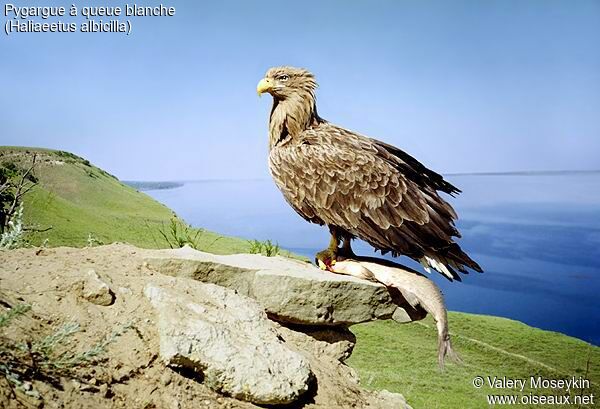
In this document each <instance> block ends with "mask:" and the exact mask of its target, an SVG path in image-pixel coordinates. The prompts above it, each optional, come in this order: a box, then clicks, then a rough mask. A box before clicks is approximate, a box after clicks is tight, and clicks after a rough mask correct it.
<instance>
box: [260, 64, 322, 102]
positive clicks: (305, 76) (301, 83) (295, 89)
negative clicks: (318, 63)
mask: <svg viewBox="0 0 600 409" xmlns="http://www.w3.org/2000/svg"><path fill="white" fill-rule="evenodd" d="M316 88H317V82H316V81H315V76H314V75H313V74H312V73H311V72H310V71H308V70H305V69H304V68H295V67H273V68H270V69H269V70H268V71H267V73H266V75H265V77H264V78H263V79H262V80H260V82H259V83H258V85H257V86H256V92H257V93H258V95H259V96H260V95H261V94H264V93H265V92H268V93H269V94H271V95H272V96H273V98H277V99H287V98H291V97H294V96H298V97H305V96H310V97H313V98H314V92H315V89H316ZM307 94H308V95H307Z"/></svg>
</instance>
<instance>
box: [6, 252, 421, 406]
mask: <svg viewBox="0 0 600 409" xmlns="http://www.w3.org/2000/svg"><path fill="white" fill-rule="evenodd" d="M23 260H26V262H23ZM90 270H93V272H94V273H93V274H92V273H88V271H90ZM0 281H1V282H2V291H0V301H2V302H3V303H6V302H7V300H8V301H10V302H9V304H11V305H12V304H14V303H15V302H20V303H26V304H29V305H32V306H33V307H32V312H31V314H32V316H33V317H38V318H41V320H40V321H39V323H37V324H35V325H38V326H41V327H39V328H38V327H35V331H38V332H39V333H40V334H42V336H45V335H47V334H50V333H52V332H53V331H55V327H56V326H59V325H60V323H63V322H71V321H75V322H77V324H78V325H79V327H78V328H80V331H79V332H78V333H77V334H75V335H74V339H73V340H72V341H71V342H70V343H69V345H68V348H70V349H71V348H72V349H73V350H74V351H76V352H78V353H83V352H84V351H86V350H88V349H89V348H90V347H91V346H93V345H97V343H98V342H99V340H103V339H111V341H110V343H109V344H107V345H106V351H105V352H103V353H105V354H107V355H106V356H102V357H101V358H102V359H100V360H99V361H98V362H97V363H96V364H94V365H93V366H92V367H81V368H80V369H79V370H80V371H81V372H80V373H79V374H78V377H77V380H78V381H77V383H73V382H71V381H70V380H69V379H67V378H65V379H64V381H63V380H59V382H62V383H61V385H60V388H58V387H56V386H55V384H50V383H44V382H43V381H41V380H34V381H33V382H32V385H31V387H32V390H35V391H38V392H39V394H40V396H41V400H40V402H41V403H40V402H38V403H40V404H43V405H44V407H48V408H58V407H90V408H91V407H93V408H101V409H103V408H107V409H108V408H129V407H147V408H152V407H155V408H166V409H171V408H173V409H176V408H177V409H186V408H190V409H191V408H194V409H196V408H211V409H213V408H222V409H225V408H227V409H236V408H240V409H241V408H244V409H245V408H255V409H257V408H259V406H257V405H265V404H266V405H272V404H275V405H281V406H277V407H282V408H283V407H289V408H294V409H297V408H302V409H329V408H355V409H388V408H390V409H391V408H394V409H407V408H410V407H409V406H408V405H407V404H406V402H405V401H404V398H403V397H402V395H399V394H395V393H389V392H385V391H381V392H375V391H368V390H366V389H364V388H363V387H362V386H361V385H360V382H359V379H358V376H357V374H356V372H355V371H354V370H353V369H352V368H350V367H349V366H347V365H345V364H344V361H345V360H346V359H347V358H348V357H349V356H350V354H351V353H352V349H353V347H354V344H355V342H356V339H355V338H354V335H353V334H352V332H351V331H350V330H349V329H348V325H350V324H352V323H358V322H364V321H368V320H373V319H383V318H390V317H391V316H392V315H393V314H394V313H396V315H398V313H397V312H398V311H399V310H397V308H396V306H395V304H394V303H393V302H392V298H391V297H392V296H393V294H392V296H390V295H389V294H388V293H387V292H386V289H385V287H384V286H382V285H379V284H376V283H371V282H368V281H364V280H359V279H356V278H353V277H346V276H341V275H335V274H333V273H329V272H322V271H320V270H318V269H316V268H314V267H312V266H310V265H308V264H307V263H303V262H301V261H295V260H289V259H284V258H279V257H273V258H268V257H263V256H258V255H248V254H243V255H235V256H214V255H210V254H205V253H200V252H196V251H193V250H191V249H182V250H144V249H138V248H135V247H132V246H129V245H123V244H118V245H117V244H115V245H110V246H100V247H95V248H86V249H72V248H56V249H23V250H15V251H10V252H0ZM113 290H114V291H113ZM12 300H18V301H12ZM2 305H4V304H2ZM409 319H410V316H409ZM40 323H41V324H40ZM32 325H33V324H32ZM32 328H33V326H32ZM29 332H31V331H30V329H29V328H28V333H29ZM115 333H118V334H121V335H119V336H118V337H115V336H113V335H111V334H115ZM28 336H29V335H28ZM3 396H8V395H2V392H1V391H0V406H2V405H3V404H4V401H3V400H2V399H3ZM6 402H7V404H6V405H5V406H6V407H8V408H12V407H19V406H18V405H17V404H15V405H12V403H11V402H12V401H10V399H9V400H6ZM36 404H37V403H36Z"/></svg>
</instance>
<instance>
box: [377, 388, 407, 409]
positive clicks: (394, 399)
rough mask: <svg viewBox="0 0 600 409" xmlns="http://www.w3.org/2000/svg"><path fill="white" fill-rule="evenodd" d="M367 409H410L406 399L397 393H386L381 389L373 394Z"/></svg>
mask: <svg viewBox="0 0 600 409" xmlns="http://www.w3.org/2000/svg"><path fill="white" fill-rule="evenodd" d="M368 408H373V409H375V408H377V409H398V408H403V409H412V408H411V407H410V406H409V405H408V403H406V399H404V396H402V395H401V394H399V393H393V392H388V391H387V390H385V389H383V390H381V391H378V392H373V397H372V399H371V401H370V402H369V406H368Z"/></svg>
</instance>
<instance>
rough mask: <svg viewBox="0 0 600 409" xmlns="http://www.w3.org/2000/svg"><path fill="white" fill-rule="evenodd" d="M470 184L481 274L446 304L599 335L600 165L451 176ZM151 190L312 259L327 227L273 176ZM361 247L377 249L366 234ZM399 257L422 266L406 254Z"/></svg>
mask: <svg viewBox="0 0 600 409" xmlns="http://www.w3.org/2000/svg"><path fill="white" fill-rule="evenodd" d="M448 179H449V180H450V181H451V182H452V183H454V184H456V185H457V186H458V187H460V188H461V189H462V190H463V192H464V193H462V194H461V195H460V196H459V197H457V198H455V199H452V200H451V202H452V203H453V205H454V206H455V208H456V210H457V211H458V214H459V217H460V220H459V222H458V227H459V229H460V230H461V232H462V234H463V239H461V240H460V243H461V246H462V247H463V248H464V249H465V251H467V253H469V254H470V255H471V256H472V257H473V258H474V259H475V260H476V261H478V262H479V264H480V265H481V266H482V267H483V269H484V270H485V272H484V273H483V274H477V273H471V274H469V275H468V276H463V282H462V283H458V282H453V283H450V282H448V281H446V280H445V279H444V278H443V277H441V276H440V275H439V274H437V273H435V274H432V275H431V278H432V279H433V280H434V281H435V282H436V283H437V284H438V285H439V286H440V287H441V288H442V291H443V292H444V294H445V297H446V301H447V304H448V308H449V309H451V310H455V311H464V312H471V313H478V314H490V315H497V316H502V317H507V318H512V319H516V320H519V321H522V322H525V323H527V324H529V325H532V326H535V327H539V328H543V329H548V330H553V331H559V332H562V333H565V334H569V335H572V336H575V337H578V338H581V339H583V340H586V341H588V342H591V343H593V344H595V345H599V344H600V319H599V317H600V302H599V299H600V173H587V174H558V175H557V174H555V175H530V176H523V175H520V176H514V175H513V176H510V175H503V176H489V175H488V176H475V175H473V176H453V177H448ZM147 193H148V194H149V195H150V196H152V197H154V198H155V199H157V200H159V201H160V202H162V203H164V204H166V205H167V206H169V207H170V208H172V209H173V210H174V211H175V212H176V213H177V214H178V215H180V216H181V217H183V218H184V219H185V220H186V221H188V222H189V223H190V224H192V225H194V226H198V227H204V228H207V229H209V230H213V231H216V232H220V233H223V234H227V235H232V236H239V237H245V238H248V239H258V240H266V239H271V240H273V241H276V242H278V243H279V244H280V245H281V246H282V247H284V248H287V249H289V250H292V251H294V252H297V253H300V254H303V255H306V256H309V257H311V258H312V256H313V255H314V253H316V252H317V251H319V250H322V249H323V248H325V247H326V246H327V244H328V241H329V237H328V232H327V229H326V228H324V227H319V226H316V225H311V224H309V223H307V222H305V221H304V220H303V219H301V218H300V217H299V216H298V215H297V214H296V213H295V212H294V211H293V210H292V209H291V208H290V207H289V206H288V205H287V203H285V201H284V200H283V198H282V196H281V194H280V193H279V191H278V190H277V189H276V187H275V186H274V184H273V183H272V182H271V181H270V180H256V181H202V182H186V183H185V184H184V186H182V187H178V188H175V189H169V190H152V191H148V192H147ZM354 248H355V251H356V252H357V253H359V254H366V255H372V254H373V253H372V249H371V247H369V246H368V245H367V244H365V243H356V244H355V245H354ZM398 261H400V262H401V263H404V264H407V265H410V266H413V267H415V268H420V267H419V266H418V265H416V264H413V263H412V261H411V260H409V259H407V258H405V257H402V258H400V259H399V260H398Z"/></svg>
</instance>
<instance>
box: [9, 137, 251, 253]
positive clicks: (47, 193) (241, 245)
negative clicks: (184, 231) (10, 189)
mask: <svg viewBox="0 0 600 409" xmlns="http://www.w3.org/2000/svg"><path fill="white" fill-rule="evenodd" d="M34 153H35V154H37V165H36V170H35V174H36V176H37V178H38V179H39V184H38V186H36V187H35V188H34V189H33V190H32V192H31V193H30V194H29V195H28V196H26V200H25V210H24V217H25V222H26V225H28V226H33V227H36V228H38V229H40V230H45V229H47V228H50V227H51V229H50V230H48V231H44V232H39V233H31V234H29V235H28V241H29V242H30V243H31V244H33V245H41V244H42V243H43V242H44V241H45V240H47V245H48V246H50V247H56V246H74V247H82V246H85V245H87V244H88V238H89V237H91V238H92V239H93V240H95V243H112V242H127V243H131V244H135V245H136V246H139V247H145V248H163V247H168V243H167V242H166V240H165V239H164V237H163V236H162V235H161V233H160V231H161V230H162V231H163V232H166V233H168V232H169V229H170V226H171V219H172V218H173V217H174V213H173V212H172V211H171V210H170V209H169V208H167V207H166V206H164V205H162V204H160V203H158V202H157V201H155V200H154V199H152V198H150V197H149V196H148V195H146V194H145V193H142V192H139V191H138V190H136V189H134V188H132V187H130V186H128V185H126V184H124V183H122V182H121V181H119V180H118V179H117V178H116V177H115V176H113V175H111V174H109V173H107V172H106V171H104V170H102V169H100V168H98V167H96V166H94V165H93V164H91V163H90V162H89V161H87V160H85V159H83V158H81V157H79V156H76V155H74V154H72V153H69V152H64V151H55V150H50V149H40V148H21V147H7V146H0V166H2V164H7V163H14V164H17V165H18V166H21V167H26V166H27V165H28V164H29V163H30V161H31V157H32V155H33V154H34ZM178 222H179V223H180V225H183V222H182V221H181V220H178ZM90 235H91V236H90ZM194 236H195V232H194ZM197 240H198V247H199V248H200V249H204V250H207V251H211V252H215V253H223V252H232V251H233V252H239V251H247V250H248V243H247V242H246V241H245V240H241V239H237V238H230V237H224V236H221V235H218V234H215V233H212V232H208V231H203V232H201V233H200V234H198V236H197Z"/></svg>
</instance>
